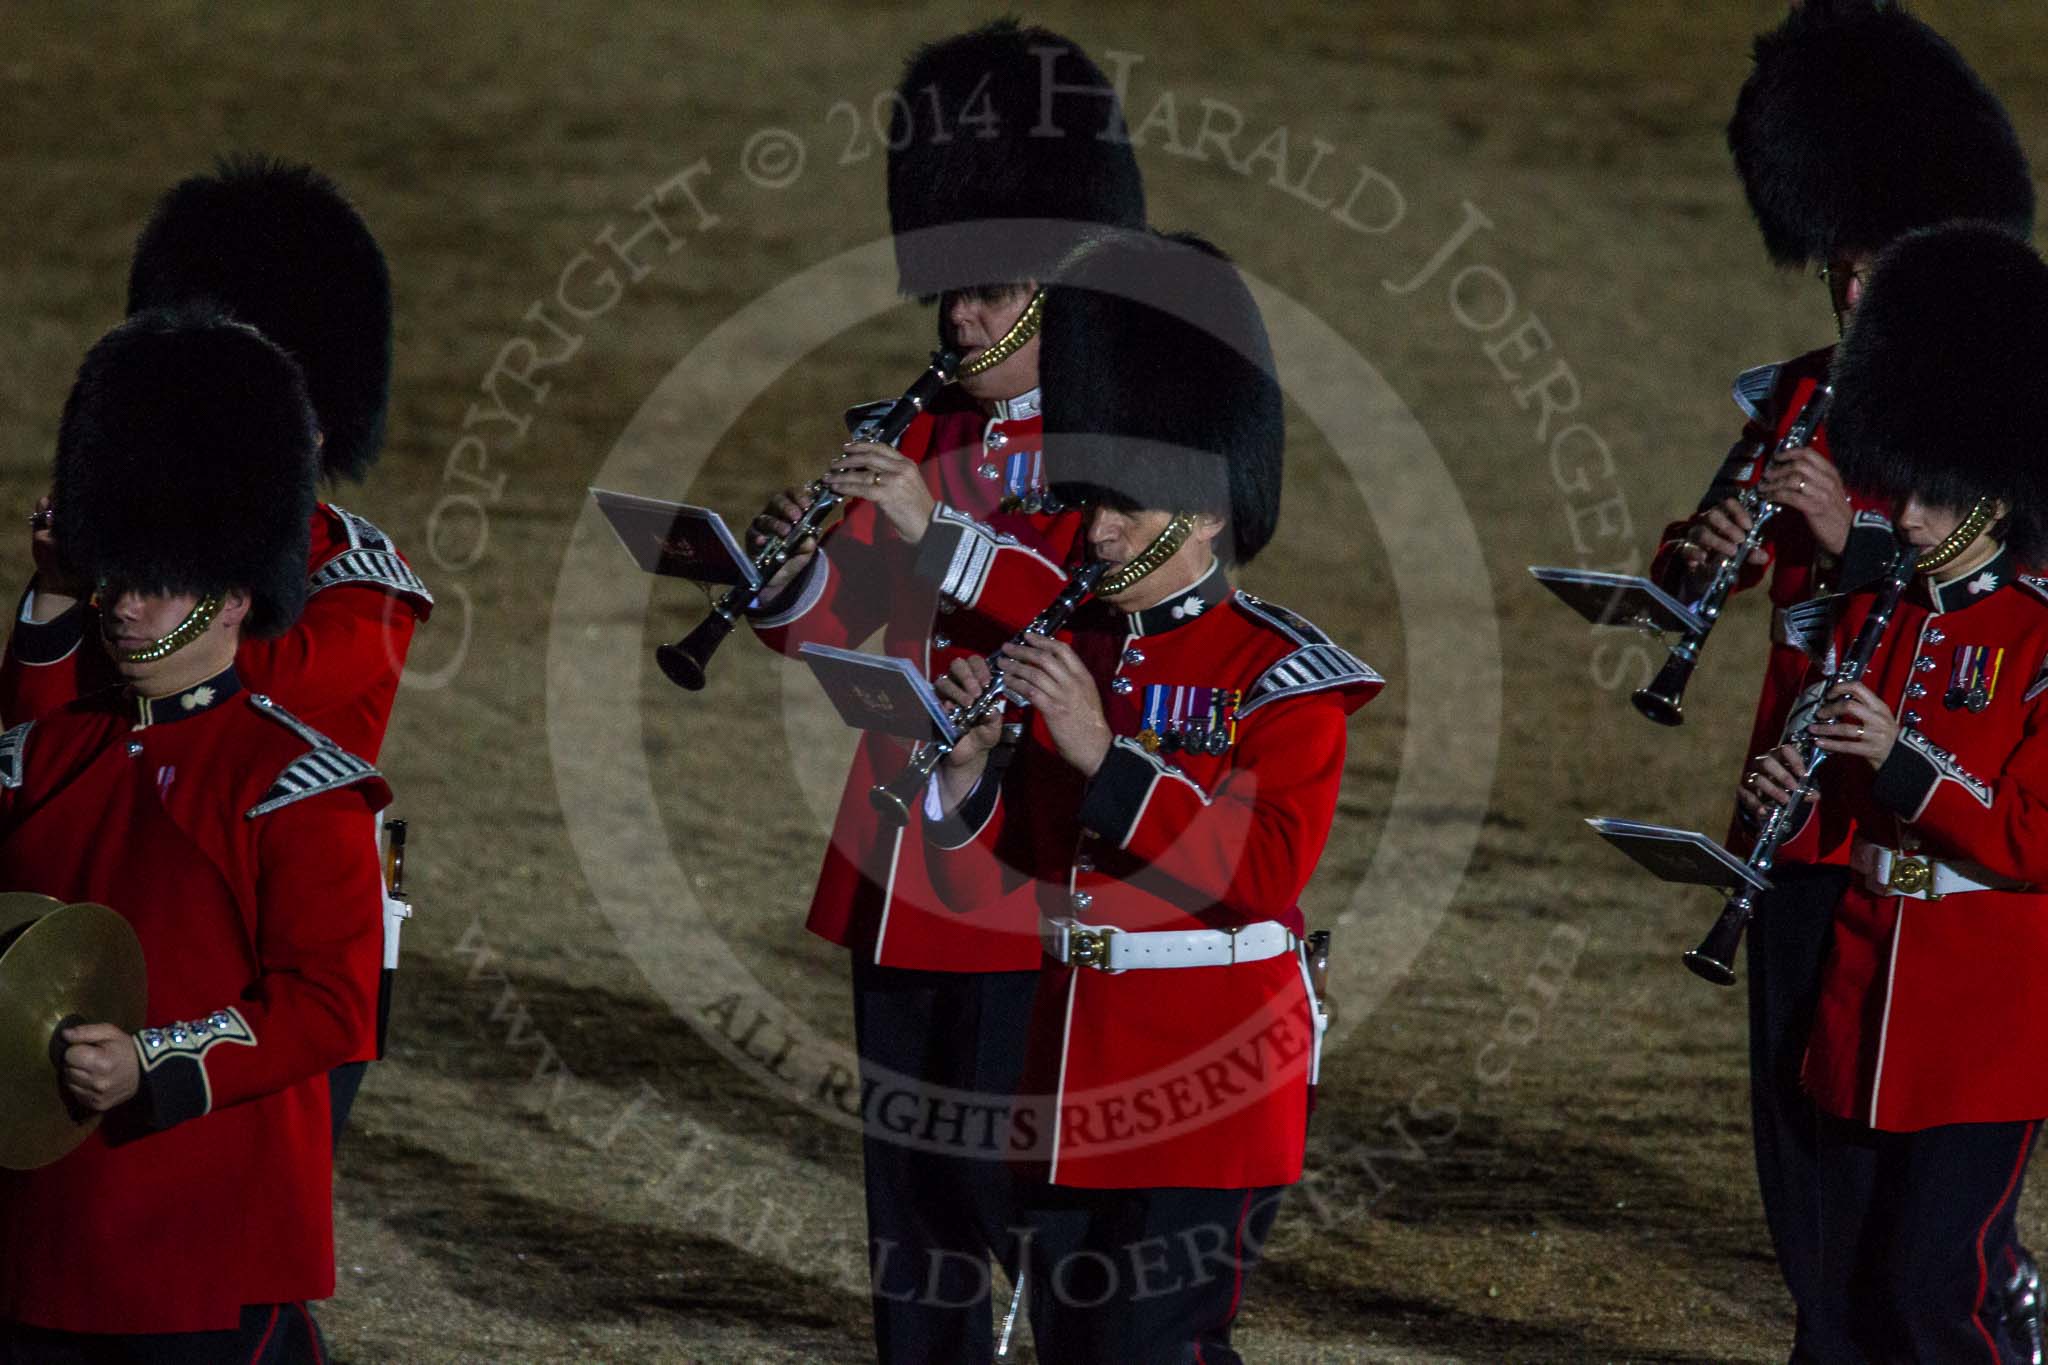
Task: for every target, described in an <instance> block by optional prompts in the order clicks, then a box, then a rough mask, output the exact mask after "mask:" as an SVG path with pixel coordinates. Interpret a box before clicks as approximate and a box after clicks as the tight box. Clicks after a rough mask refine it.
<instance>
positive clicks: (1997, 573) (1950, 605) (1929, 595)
mask: <svg viewBox="0 0 2048 1365" xmlns="http://www.w3.org/2000/svg"><path fill="white" fill-rule="evenodd" d="M2014 572H2015V570H2014V567H2013V562H2012V552H2011V551H2009V550H2007V549H2006V548H2005V547H2004V546H2002V545H2001V546H2000V547H1999V549H1998V553H1997V554H1995V555H1993V556H1991V559H1990V562H1989V563H1985V564H1980V565H1978V566H1977V567H1976V568H1974V569H1972V570H1970V572H1968V573H1966V574H1962V575H1960V576H1958V577H1956V578H1951V579H1949V580H1948V581H1947V582H1946V583H1937V582H1935V581H1934V580H1932V579H1929V578H1922V579H1921V580H1920V584H1921V587H1922V588H1923V589H1924V590H1925V593H1926V600H1927V603H1928V605H1929V606H1930V607H1931V608H1932V609H1933V610H1935V611H1936V612H1944V611H1960V610H1961V609H1962V608H1964V607H1968V606H1974V605H1975V604H1977V603H1979V602H1982V601H1983V600H1984V599H1985V598H1987V597H1989V596H1990V595H1991V594H1992V593H1994V592H1997V591H1998V590H1999V589H2000V588H2002V587H2004V586H2005V585H2006V584H2008V583H2010V582H2012V580H2013V575H2014Z"/></svg>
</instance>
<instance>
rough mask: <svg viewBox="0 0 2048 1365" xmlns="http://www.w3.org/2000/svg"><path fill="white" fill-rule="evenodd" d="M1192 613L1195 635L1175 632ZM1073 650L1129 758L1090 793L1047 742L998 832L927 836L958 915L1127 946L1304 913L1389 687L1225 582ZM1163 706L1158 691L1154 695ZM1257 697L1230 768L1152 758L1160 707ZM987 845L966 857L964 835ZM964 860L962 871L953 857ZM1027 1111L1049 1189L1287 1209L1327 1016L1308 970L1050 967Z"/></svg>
mask: <svg viewBox="0 0 2048 1365" xmlns="http://www.w3.org/2000/svg"><path fill="white" fill-rule="evenodd" d="M1176 610H1179V611H1180V612H1181V613H1182V614H1181V615H1180V616H1178V617H1176V616H1175V615H1174V613H1175V611H1176ZM1072 638H1073V642H1074V645H1075V648H1076V650H1077V651H1078V652H1079V653H1080V654H1081V655H1082V657H1083V658H1084V659H1085V660H1086V661H1087V662H1088V664H1089V667H1090V670H1091V671H1092V672H1093V673H1094V674H1095V676H1096V678H1097V680H1098V683H1099V684H1100V685H1101V686H1102V696H1103V706H1104V713H1105V716H1106V718H1107V719H1108V722H1109V725H1110V729H1111V730H1112V731H1113V732H1114V733H1115V734H1116V735H1117V736H1118V738H1117V740H1116V741H1115V743H1114V745H1113V746H1112V748H1111V750H1110V753H1109V756H1108V757H1107V758H1106V759H1105V760H1104V762H1103V765H1102V768H1101V769H1100V771H1098V772H1097V774H1096V775H1095V776H1094V777H1093V778H1092V779H1089V780H1085V781H1084V780H1083V778H1082V777H1081V775H1080V774H1079V773H1077V772H1076V771H1075V770H1074V769H1073V768H1072V767H1071V766H1070V765H1068V764H1067V763H1066V762H1065V760H1064V759H1061V758H1060V757H1059V756H1058V754H1057V753H1056V752H1055V751H1053V750H1052V748H1051V747H1050V740H1049V738H1048V737H1047V736H1046V735H1045V733H1044V731H1043V727H1042V722H1040V721H1039V720H1038V719H1037V718H1036V716H1035V714H1034V717H1033V722H1032V726H1033V730H1032V735H1031V738H1030V739H1029V740H1028V741H1027V743H1026V744H1025V745H1024V747H1023V748H1022V750H1021V751H1020V752H1019V754H1018V756H1017V758H1016V760H1015V762H1014V763H1013V764H1012V765H1011V768H1010V770H1009V772H1008V773H1007V774H1006V776H1005V778H1004V781H1003V784H1002V792H1003V796H1002V797H1001V799H999V800H998V801H996V802H995V804H994V806H993V808H992V809H988V810H986V812H984V811H983V810H982V809H977V802H976V801H974V800H970V801H969V802H968V803H967V806H966V807H965V808H964V809H963V812H961V814H960V815H958V816H956V817H955V818H954V819H953V820H952V821H948V822H945V823H941V824H933V825H929V826H928V827H927V835H928V839H927V841H928V842H930V843H932V845H933V847H934V849H935V850H939V851H938V852H935V854H934V860H935V863H934V865H935V867H936V868H937V870H938V874H939V875H938V884H939V887H940V890H941V891H942V893H943V894H944V895H945V896H946V899H947V903H948V904H950V905H954V906H958V907H960V908H961V909H963V910H971V909H972V908H973V907H976V906H978V905H981V904H985V903H987V902H988V901H989V900H990V899H992V898H995V899H999V898H1003V897H1006V896H1008V895H1010V894H1012V893H1013V891H1014V889H1015V888H1016V887H1017V886H1019V885H1020V884H1021V885H1022V886H1024V887H1025V888H1026V889H1027V890H1028V891H1029V893H1030V894H1031V896H1032V898H1033V900H1034V901H1035V903H1036V906H1037V909H1038V910H1039V912H1040V913H1041V914H1042V915H1044V916H1048V917H1072V918H1075V919H1078V920H1080V921H1082V922H1084V923H1086V924H1087V925H1090V926H1110V927H1113V928H1116V929H1119V930H1130V931H1153V930H1191V929H1227V928H1231V927H1233V926H1241V925H1246V924H1254V923H1259V922H1262V921H1270V920H1279V921H1282V922H1283V923H1287V924H1288V926H1289V927H1290V928H1291V929H1292V930H1294V931H1295V932H1296V933H1297V934H1298V933H1300V931H1301V929H1302V927H1303V926H1302V924H1301V922H1300V912H1299V911H1298V910H1297V909H1296V905H1297V902H1298V900H1299V898H1300V895H1301V892H1302V889H1303V888H1304V887H1305V886H1306V885H1307V883H1308V879H1309V876H1310V875H1311V874H1312V873H1313V872H1314V870H1315V866H1316V862H1317V860H1318V859H1319V858H1320V857H1321V856H1322V851H1323V846H1324V844H1325V842H1326V841H1327V840H1328V838H1329V832H1330V823H1331V820H1332V818H1333V816H1334V813H1335V811H1336V805H1337V792H1338V786H1339V783H1340V781H1341V779H1342V776H1343V770H1344V748H1345V733H1344V732H1345V721H1346V717H1347V716H1348V715H1349V714H1350V713H1351V712H1352V711H1354V710H1356V709H1357V708H1358V707H1360V706H1362V705H1364V704H1365V702H1366V701H1368V700H1369V699H1370V698H1371V697H1372V696H1373V695H1374V694H1376V693H1377V692H1378V691H1379V690H1380V687H1381V686H1382V682H1381V679H1380V678H1379V676H1378V675H1377V674H1375V673H1374V672H1373V671H1372V670H1371V669H1369V668H1367V667H1366V666H1365V665H1364V664H1362V663H1360V662H1359V661H1358V660H1357V659H1355V658H1353V657H1352V656H1351V655H1350V654H1348V653H1346V652H1345V651H1344V650H1342V649H1340V648H1338V647H1337V646H1336V645H1335V644H1333V643H1331V642H1330V640H1329V638H1328V637H1327V636H1325V635H1324V634H1323V633H1322V632H1321V631H1319V630H1317V629H1316V628H1315V627H1314V626H1312V625H1310V624H1308V623H1307V622H1306V621H1303V620H1301V619H1300V618H1299V617H1297V616H1294V615H1293V614H1292V613H1289V612H1286V611H1283V610H1282V609H1280V608H1277V607H1273V606H1271V605H1269V604H1265V603H1262V602H1260V601H1258V600H1257V599H1255V598H1252V597H1250V596H1248V595H1246V594H1244V593H1232V592H1230V590H1229V585H1228V583H1227V581H1226V580H1225V579H1224V576H1223V573H1222V570H1221V569H1220V568H1218V569H1216V570H1215V571H1214V572H1213V574H1212V575H1211V577H1210V578H1209V579H1207V580H1205V581H1204V582H1203V583H1202V584H1198V585H1197V586H1196V588H1195V589H1193V590H1191V591H1190V592H1189V593H1188V594H1185V595H1183V596H1182V597H1180V598H1176V599H1175V600H1174V601H1172V602H1169V603H1162V604H1160V605H1159V606H1156V607H1153V608H1149V609H1148V610H1147V611H1145V612H1143V613H1140V614H1138V615H1137V616H1134V617H1126V616H1124V615H1123V614H1122V613H1120V612H1115V611H1111V610H1109V609H1108V608H1106V607H1102V606H1099V605H1098V606H1097V607H1096V608H1095V609H1094V610H1093V611H1090V612H1084V613H1083V615H1082V616H1081V617H1080V618H1077V628H1076V630H1075V631H1073V632H1072ZM1155 686H1157V687H1158V688H1160V689H1161V690H1160V691H1151V690H1150V689H1152V688H1153V687H1155ZM1197 688H1199V689H1230V690H1233V691H1236V692H1238V693H1240V694H1241V697H1242V700H1241V701H1240V702H1239V704H1238V710H1237V721H1236V728H1235V737H1234V741H1233V742H1232V743H1231V744H1230V745H1229V747H1228V748H1227V749H1225V750H1224V751H1223V752H1222V753H1220V754H1215V753H1210V752H1207V751H1200V752H1197V751H1194V750H1192V749H1183V750H1181V751H1180V752H1177V753H1173V754H1171V755H1165V754H1155V753H1153V752H1151V751H1149V750H1148V749H1147V748H1146V747H1145V745H1144V744H1143V743H1141V742H1140V740H1139V739H1138V738H1137V736H1138V735H1139V733H1140V731H1141V729H1143V728H1144V721H1145V715H1144V710H1145V707H1146V705H1147V703H1148V700H1149V701H1151V703H1152V704H1153V705H1154V706H1155V707H1162V708H1166V709H1169V710H1170V709H1171V706H1172V705H1173V700H1172V699H1173V698H1174V697H1175V696H1180V697H1186V696H1187V693H1186V692H1185V691H1179V692H1177V689H1197ZM968 824H973V825H976V826H977V829H976V830H975V832H974V833H973V834H972V836H971V841H969V832H968V830H967V829H966V827H965V826H966V825H968ZM947 848H951V849H952V850H953V851H945V850H946V849H947ZM1044 963H1045V966H1044V970H1045V979H1044V983H1043V985H1042V986H1041V988H1040V990H1039V992H1038V996H1037V1001H1036V1006H1035V1009H1034V1016H1033V1021H1032V1028H1031V1040H1030V1049H1029V1061H1028V1062H1027V1066H1026V1072H1025V1081H1024V1085H1023V1087H1022V1089H1023V1093H1025V1094H1027V1095H1051V1096H1053V1097H1054V1099H1053V1104H1054V1107H1055V1112H1056V1113H1057V1115H1058V1118H1057V1122H1056V1123H1044V1122H1042V1123H1041V1124H1040V1125H1038V1126H1037V1127H1036V1128H1035V1129H1034V1130H1032V1131H1021V1130H1020V1132H1019V1133H1018V1135H1017V1140H1018V1141H1019V1142H1020V1143H1024V1142H1029V1143H1033V1144H1037V1146H1036V1150H1035V1155H1036V1156H1037V1157H1038V1158H1040V1159H1042V1160H1043V1162H1044V1163H1045V1166H1046V1170H1047V1175H1048V1178H1049V1179H1050V1180H1051V1181H1052V1182H1053V1183H1055V1184H1059V1185H1073V1186H1081V1187H1089V1188H1149V1187H1158V1186H1199V1187H1208V1188H1219V1189H1241V1188H1247V1187H1254V1186H1265V1185H1283V1184H1288V1183H1291V1182H1293V1181H1295V1180H1298V1179H1299V1178H1300V1176H1301V1167H1302V1145H1303V1141H1304V1139H1305V1136H1306V1125H1307V1117H1308V1110H1307V1098H1308V1094H1307V1089H1308V1081H1309V1068H1310V1064H1311V1062H1310V1059H1311V1055H1312V1051H1313V1048H1314V1042H1315V1025H1314V1015H1313V1012H1312V1007H1311V1004H1310V997H1309V992H1308V986H1307V981H1306V974H1305V970H1304V967H1303V963H1302V960H1301V958H1300V956H1299V955H1298V954H1294V953H1289V954H1284V955H1282V956H1279V957H1274V958H1268V959H1266V960H1264V961H1259V962H1248V963H1239V964H1235V965H1229V966H1221V965H1219V966H1204V967H1185V968H1176V969H1170V970H1139V971H1126V972H1121V973H1117V974H1114V975H1112V974H1109V973H1106V972H1102V971H1098V970H1094V969H1092V968H1084V967H1069V966H1065V965H1061V964H1059V963H1058V962H1057V961H1055V960H1053V959H1052V958H1050V957H1048V958H1046V959H1044Z"/></svg>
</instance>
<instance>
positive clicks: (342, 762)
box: [242, 692, 384, 820]
mask: <svg viewBox="0 0 2048 1365" xmlns="http://www.w3.org/2000/svg"><path fill="white" fill-rule="evenodd" d="M249 705H251V706H253V707H255V708H256V709H257V711H259V712H261V713H262V714H263V715H265V716H268V717H269V718H270V719H272V720H274V721H276V722H277V723H278V724H280V725H282V726H284V727H285V728H286V729H288V730H290V731H291V732H292V733H293V734H295V735H297V736H298V737H299V738H300V739H303V740H305V741H306V742H307V743H308V744H310V745H312V746H313V750H312V752H311V753H306V754H301V755H299V756H298V757H297V758H295V759H293V760H292V761H291V762H290V763H289V764H287V765H285V770H284V771H283V772H281V773H279V774H278V775H277V777H276V779H275V780H273V781H272V782H271V784H270V788H269V790H267V791H265V792H264V793H263V799H262V800H260V801H258V802H257V803H256V804H255V805H253V806H251V807H249V809H248V810H246V811H244V812H242V818H243V819H245V820H254V819H255V818H256V817H257V816H259V815H268V814H270V812H272V811H274V810H278V809H281V808H282V807H285V806H289V805H290V804H292V802H294V801H303V800H305V799H306V798H307V797H309V796H318V795H320V793H322V792H331V791H334V790H336V789H338V788H341V787H350V786H354V785H355V784H356V783H358V782H366V781H369V780H370V779H372V778H376V779H380V780H381V779H382V777H383V776H384V775H383V774H382V773H380V772H378V771H377V769H376V768H375V766H373V765H372V764H371V763H369V762H368V761H367V760H365V759H361V758H357V757H356V756H355V755H354V754H352V753H350V752H349V751H348V750H346V749H344V748H342V747H341V746H340V745H338V744H336V743H335V742H334V741H333V740H331V739H329V738H328V737H327V736H325V735H323V734H321V733H320V732H319V731H318V730H315V729H314V728H313V727H312V726H310V725H308V724H306V723H305V722H304V721H302V720H300V719H299V718H298V717H297V716H294V715H293V714H292V713H291V712H289V711H287V710H285V709H284V708H283V707H282V706H279V705H278V704H277V703H276V702H274V701H272V700H271V699H270V698H269V697H267V696H265V695H264V694H263V693H261V692H257V693H253V694H251V695H250V697H249Z"/></svg>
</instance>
